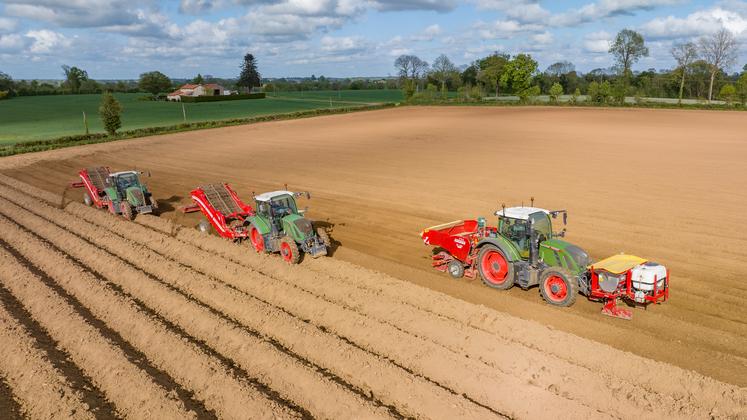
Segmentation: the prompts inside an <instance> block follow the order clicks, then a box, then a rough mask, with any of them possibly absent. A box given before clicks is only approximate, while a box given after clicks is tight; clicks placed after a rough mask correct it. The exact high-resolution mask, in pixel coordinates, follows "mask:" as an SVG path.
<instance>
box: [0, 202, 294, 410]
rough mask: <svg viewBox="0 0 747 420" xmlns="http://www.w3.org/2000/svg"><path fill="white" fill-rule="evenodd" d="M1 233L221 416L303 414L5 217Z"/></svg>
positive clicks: (0, 228) (3, 211)
mask: <svg viewBox="0 0 747 420" xmlns="http://www.w3.org/2000/svg"><path fill="white" fill-rule="evenodd" d="M3 201H4V200H3ZM0 207H5V206H0ZM7 210H8V209H7V208H3V209H2V210H1V211H2V213H3V214H4V216H6V217H7V216H10V217H12V218H13V219H15V218H16V217H17V216H20V215H19V214H13V213H14V212H12V211H8V212H7V213H6V211H7ZM16 213H18V212H16ZM0 233H2V235H3V237H5V238H7V239H6V241H7V242H8V243H9V244H10V245H11V246H13V247H14V248H15V249H16V250H17V251H18V252H19V253H21V254H22V255H23V257H24V258H26V259H28V260H29V261H30V262H31V263H33V264H34V265H36V266H38V267H39V268H40V269H42V270H44V271H45V272H47V273H48V274H49V276H50V277H52V278H53V279H54V280H55V281H56V282H57V283H58V284H59V285H60V286H61V287H62V288H63V289H65V290H66V291H67V292H68V293H70V294H71V295H73V296H74V297H75V298H76V299H78V300H79V301H80V302H81V303H82V304H83V305H85V306H86V307H87V308H89V309H90V310H91V312H92V313H93V314H94V315H96V316H97V317H99V318H100V319H102V320H103V321H104V322H106V323H107V325H110V326H111V327H112V328H113V329H114V330H116V331H117V332H118V333H119V334H121V335H122V337H123V338H124V339H126V340H127V341H128V342H130V343H132V344H133V345H134V346H136V347H137V348H139V349H140V350H141V351H142V352H143V354H145V355H146V357H148V358H149V360H151V362H153V363H154V364H156V365H157V366H158V367H159V368H161V369H163V370H164V371H165V372H168V373H169V374H170V375H171V376H172V377H173V378H174V379H175V380H177V381H179V382H180V383H181V384H182V385H183V386H185V387H186V388H188V389H190V390H192V391H193V392H194V393H195V395H196V396H197V397H198V398H200V399H201V400H203V401H204V402H205V406H206V407H208V408H210V409H212V410H214V411H215V412H216V413H217V414H218V416H220V417H222V418H244V417H245V416H246V415H247V413H253V415H255V416H257V417H262V418H267V417H286V418H290V417H297V416H299V415H300V413H298V412H296V411H294V410H292V409H289V408H288V407H285V406H281V405H279V404H278V403H277V402H275V401H273V400H271V399H269V398H268V397H267V396H266V395H264V394H262V393H261V392H259V391H258V390H256V389H254V388H253V387H252V386H251V385H249V384H247V383H245V381H243V380H240V379H238V378H234V377H233V376H232V375H231V373H229V372H228V371H227V369H226V368H225V367H224V366H222V365H221V364H220V363H219V362H218V361H217V360H215V359H214V358H212V357H210V356H208V355H207V354H205V353H204V352H202V351H201V350H200V349H199V348H197V347H196V346H195V345H194V344H191V343H187V342H185V340H183V337H181V336H179V335H178V334H176V333H175V332H173V331H171V330H169V329H168V327H167V326H166V325H164V324H163V323H161V322H158V321H157V320H154V319H152V318H150V317H148V316H147V315H145V314H144V313H143V312H141V311H139V310H138V309H137V308H136V305H135V304H134V303H133V302H131V301H129V300H126V299H123V298H121V297H120V296H117V295H116V293H114V292H113V291H112V290H110V289H108V288H107V287H105V286H104V285H102V284H101V283H100V281H99V280H98V279H97V278H96V277H94V276H93V275H92V274H91V273H90V272H87V271H85V270H83V269H82V268H81V267H79V266H77V265H76V263H74V262H73V261H71V260H70V259H68V258H67V257H66V256H65V255H63V254H61V253H60V252H59V251H57V250H54V249H52V248H51V247H50V246H49V245H48V244H45V243H44V242H43V241H41V240H40V239H39V238H37V237H34V236H33V235H32V234H31V233H30V232H28V231H25V230H23V229H21V228H19V227H18V226H15V225H14V224H13V223H11V222H9V221H8V220H7V219H6V220H2V219H1V218H0ZM135 389H136V388H135Z"/></svg>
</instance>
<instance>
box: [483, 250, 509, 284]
mask: <svg viewBox="0 0 747 420" xmlns="http://www.w3.org/2000/svg"><path fill="white" fill-rule="evenodd" d="M495 253H497V254H495ZM496 255H497V256H500V257H501V258H502V259H503V261H504V262H505V268H504V269H505V276H504V278H503V279H502V280H501V279H498V278H497V277H496V274H497V272H499V271H500V270H496V269H495V267H494V266H493V264H494V263H492V262H490V261H484V260H485V259H488V258H490V259H492V258H494V257H495V256H496ZM496 263H497V264H502V263H501V262H500V261H497V262H496ZM477 270H478V271H479V273H480V278H481V279H482V282H483V283H485V285H486V286H488V287H491V288H493V289H498V290H508V289H510V288H511V287H512V286H513V285H514V280H515V279H514V264H513V263H512V262H511V261H509V260H508V258H507V257H506V254H504V253H503V251H501V249H500V248H498V247H497V246H495V245H485V246H483V247H482V248H481V249H480V253H478V254H477Z"/></svg>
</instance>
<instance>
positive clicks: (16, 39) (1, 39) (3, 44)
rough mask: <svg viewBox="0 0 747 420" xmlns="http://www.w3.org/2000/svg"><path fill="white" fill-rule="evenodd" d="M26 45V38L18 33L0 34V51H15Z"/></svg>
mask: <svg viewBox="0 0 747 420" xmlns="http://www.w3.org/2000/svg"><path fill="white" fill-rule="evenodd" d="M26 45H27V40H26V39H25V38H24V37H22V36H21V35H19V34H9V35H0V52H8V53H17V52H20V51H21V50H23V49H24V48H25V47H26Z"/></svg>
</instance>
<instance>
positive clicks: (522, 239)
mask: <svg viewBox="0 0 747 420" xmlns="http://www.w3.org/2000/svg"><path fill="white" fill-rule="evenodd" d="M499 229H500V234H501V236H503V237H505V238H507V239H508V240H510V241H511V242H513V243H514V245H516V248H517V249H518V250H519V253H520V254H521V255H522V256H524V255H525V254H526V255H529V224H528V223H527V221H526V220H521V219H512V218H510V217H501V219H500V225H499Z"/></svg>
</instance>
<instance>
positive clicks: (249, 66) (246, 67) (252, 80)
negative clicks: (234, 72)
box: [236, 54, 262, 91]
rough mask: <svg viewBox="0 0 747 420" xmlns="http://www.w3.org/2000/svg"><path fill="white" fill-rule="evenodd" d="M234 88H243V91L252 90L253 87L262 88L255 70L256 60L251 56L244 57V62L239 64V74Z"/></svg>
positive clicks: (260, 80)
mask: <svg viewBox="0 0 747 420" xmlns="http://www.w3.org/2000/svg"><path fill="white" fill-rule="evenodd" d="M236 86H238V87H241V88H243V89H244V90H245V91H250V90H252V88H253V87H256V86H262V77H261V76H260V75H259V71H258V70H257V59H256V58H254V55H253V54H246V55H244V61H243V62H242V63H241V73H240V74H239V80H238V81H237V82H236Z"/></svg>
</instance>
